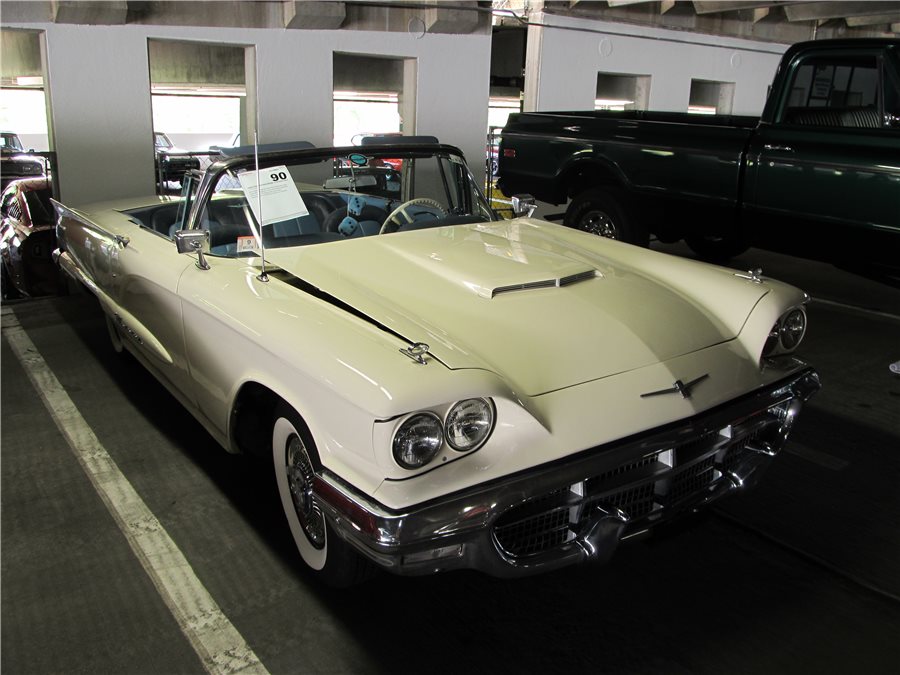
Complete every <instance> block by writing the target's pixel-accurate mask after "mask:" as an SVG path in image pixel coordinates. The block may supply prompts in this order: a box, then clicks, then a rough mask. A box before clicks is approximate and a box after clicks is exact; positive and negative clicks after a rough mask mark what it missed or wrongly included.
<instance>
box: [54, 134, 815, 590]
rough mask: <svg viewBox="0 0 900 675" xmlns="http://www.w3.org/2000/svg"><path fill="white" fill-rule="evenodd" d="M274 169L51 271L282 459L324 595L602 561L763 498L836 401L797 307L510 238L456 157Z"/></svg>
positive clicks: (726, 279) (164, 203)
mask: <svg viewBox="0 0 900 675" xmlns="http://www.w3.org/2000/svg"><path fill="white" fill-rule="evenodd" d="M392 140H396V139H392ZM385 160H391V161H390V162H387V161H385ZM257 161H258V166H259V167H260V168H259V170H258V171H257V170H256V168H255V167H256V166H257V165H256V164H255V163H254V156H253V153H252V151H251V152H249V153H241V152H240V151H239V152H237V154H235V155H234V156H231V157H228V158H225V159H223V160H220V161H218V162H217V163H215V164H213V165H212V166H211V167H210V168H209V169H208V171H207V172H206V173H205V174H204V175H203V176H202V178H200V177H199V176H197V177H195V178H194V179H186V180H185V182H184V183H185V184H184V188H185V190H184V195H183V197H182V198H181V199H169V198H165V197H151V198H147V199H145V200H143V201H128V202H116V203H103V204H93V205H88V206H83V207H80V208H69V207H66V206H62V205H58V206H57V209H58V211H59V216H60V218H59V225H58V235H59V241H60V243H61V251H60V252H59V254H58V259H59V262H60V264H61V265H62V267H63V268H64V269H65V270H66V271H67V272H68V273H69V274H70V275H71V276H73V277H74V278H76V279H77V280H80V281H81V282H82V283H84V284H85V285H86V286H87V287H88V288H89V289H90V290H91V291H92V292H93V293H94V294H96V296H97V297H98V298H99V300H100V303H101V305H102V307H103V309H104V310H105V313H106V316H107V320H108V324H109V332H110V336H111V338H112V342H113V345H114V347H115V349H116V350H122V349H127V350H128V351H129V352H131V353H132V354H134V356H135V357H136V358H137V359H138V360H139V361H140V362H141V363H143V364H144V365H145V366H146V367H147V368H148V369H149V370H150V371H151V372H152V373H153V374H154V375H155V376H156V377H157V378H159V380H160V381H161V382H162V383H163V384H164V385H165V386H166V387H167V388H168V389H169V390H170V391H171V392H172V393H173V394H174V395H175V396H176V397H177V398H178V399H179V400H180V401H181V402H182V403H183V404H184V405H185V406H186V407H187V408H188V409H189V410H190V411H191V412H192V413H193V414H194V416H195V417H196V418H197V419H198V420H199V421H200V422H201V423H202V424H203V425H204V426H205V427H206V429H207V430H208V431H209V433H210V434H212V435H213V436H214V437H215V439H216V440H217V441H218V442H219V443H221V444H222V446H223V447H224V448H225V449H226V450H228V451H230V452H249V453H254V454H258V455H263V456H265V457H267V458H268V457H271V458H272V460H273V461H274V466H275V473H276V477H277V487H278V491H279V494H280V497H281V502H282V504H283V506H284V511H285V514H286V516H287V520H288V523H289V525H290V529H291V532H292V533H293V537H294V540H295V541H296V544H297V548H298V549H299V551H300V555H301V556H302V558H303V560H304V561H305V563H306V564H307V565H308V566H309V567H311V568H312V569H313V570H317V571H318V572H319V575H320V576H321V577H322V578H323V579H325V580H326V581H328V582H329V583H333V584H347V583H351V582H353V581H354V580H357V579H358V578H361V576H362V575H363V573H364V572H365V570H366V569H367V568H370V567H371V563H374V564H375V565H377V566H380V567H383V568H385V569H387V570H390V571H392V572H396V573H400V574H427V573H433V572H438V571H441V570H451V569H457V568H475V569H479V570H482V571H484V572H487V573H489V574H492V575H496V576H516V575H524V574H530V573H534V572H538V571H543V570H550V569H554V568H558V567H561V566H563V565H569V564H572V563H576V562H581V561H588V560H605V559H607V558H608V557H609V556H610V555H611V554H612V553H613V551H614V549H615V548H616V546H617V544H618V542H619V541H620V540H622V539H624V538H627V537H629V536H631V535H634V534H637V533H639V532H643V531H645V530H646V529H647V528H649V527H651V526H653V525H654V524H656V523H658V522H660V521H662V520H665V519H667V518H668V517H670V516H671V515H673V514H676V513H678V512H681V511H685V510H689V509H692V508H695V507H697V506H699V505H702V504H705V503H707V502H710V501H712V500H714V499H717V498H718V497H720V496H722V495H724V494H726V493H729V492H731V491H732V490H735V489H736V488H740V487H742V486H746V485H748V484H750V483H752V482H754V481H755V480H756V479H757V477H758V476H759V474H760V473H761V471H762V470H763V469H764V468H765V467H766V465H767V464H769V462H770V461H771V460H772V458H773V456H774V455H776V454H777V453H778V451H779V450H780V449H781V447H782V445H783V444H784V442H785V439H786V437H787V435H788V432H789V431H790V429H791V427H792V426H793V424H794V421H795V418H796V416H797V414H798V411H799V410H800V408H801V406H802V403H803V402H804V401H805V400H806V399H807V398H808V397H809V396H810V395H812V394H813V393H814V392H815V391H816V390H817V389H818V386H819V385H818V378H817V375H816V373H815V372H814V371H813V370H812V369H811V368H809V367H808V366H806V365H805V364H804V363H802V362H801V361H799V360H797V359H796V358H794V357H793V356H792V355H791V352H792V351H793V350H794V349H795V348H796V347H797V345H798V344H799V342H800V340H801V339H802V338H803V335H804V332H805V329H806V313H805V310H804V302H805V301H806V299H807V298H806V296H805V295H804V293H803V292H801V291H799V290H797V289H795V288H792V287H790V286H787V285H785V284H782V283H779V282H777V281H773V280H771V279H767V278H765V277H761V276H759V274H758V273H756V272H754V273H746V274H744V273H735V272H734V271H733V270H728V269H723V268H719V267H712V266H709V265H705V264H700V263H696V262H692V261H688V260H682V259H679V258H675V257H671V256H668V255H664V254H661V253H655V252H652V251H648V250H645V249H641V248H637V247H635V246H630V245H628V244H623V243H620V242H616V241H612V240H609V239H602V238H600V237H596V236H594V235H591V234H586V233H583V232H579V231H576V230H571V229H566V228H564V227H562V226H560V225H556V224H552V223H548V222H544V221H540V220H535V219H532V218H528V217H519V218H515V219H513V220H501V219H499V218H498V217H497V216H496V215H495V214H494V213H493V212H492V211H491V209H490V208H489V206H488V204H487V203H486V202H485V199H484V197H483V196H482V194H481V192H480V190H479V188H478V187H477V185H476V182H475V180H474V179H473V177H472V174H471V173H470V172H469V170H468V168H467V167H466V164H465V162H464V160H463V158H462V154H461V153H460V151H459V150H458V149H456V148H454V147H451V146H449V145H440V144H437V143H426V142H416V140H415V139H413V142H411V143H409V144H403V143H392V144H391V145H364V146H362V147H359V148H327V149H315V148H312V147H311V146H308V145H307V146H306V147H304V148H303V149H283V150H280V151H278V150H273V151H269V150H267V149H266V148H260V152H259V156H258V160H257ZM241 186H243V187H241ZM260 214H261V215H260ZM260 221H261V222H262V223H263V226H262V227H261V228H260V226H259V224H258V222H260ZM260 229H261V230H262V232H261V236H260Z"/></svg>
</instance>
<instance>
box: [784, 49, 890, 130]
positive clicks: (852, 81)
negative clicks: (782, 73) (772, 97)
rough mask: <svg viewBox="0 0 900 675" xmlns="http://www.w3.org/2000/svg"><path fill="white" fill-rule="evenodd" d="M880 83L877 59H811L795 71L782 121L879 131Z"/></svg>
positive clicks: (826, 57)
mask: <svg viewBox="0 0 900 675" xmlns="http://www.w3.org/2000/svg"><path fill="white" fill-rule="evenodd" d="M878 83H879V77H878V60H877V59H876V58H875V56H851V57H847V56H838V55H835V56H825V55H820V56H810V57H809V58H807V59H805V60H804V61H803V63H801V64H800V65H799V67H797V68H796V69H795V70H794V76H793V79H792V81H791V84H790V87H789V89H788V92H789V95H788V99H787V105H786V106H785V107H784V108H783V110H782V116H781V121H782V122H785V123H787V124H800V125H804V126H828V127H866V128H879V127H881V126H882V124H883V120H882V118H881V114H880V112H879V107H880V104H881V102H880V101H879V95H878Z"/></svg>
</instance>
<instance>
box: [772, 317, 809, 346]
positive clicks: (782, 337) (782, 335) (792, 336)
mask: <svg viewBox="0 0 900 675" xmlns="http://www.w3.org/2000/svg"><path fill="white" fill-rule="evenodd" d="M805 334H806V313H805V312H804V311H803V310H802V309H799V308H798V309H792V310H791V311H790V312H788V313H787V314H786V315H784V317H782V319H781V328H780V329H779V330H778V340H779V342H781V346H782V347H783V348H784V349H785V350H787V351H789V352H790V351H793V350H794V349H796V348H797V345H799V344H800V341H801V340H802V339H803V336H804V335H805Z"/></svg>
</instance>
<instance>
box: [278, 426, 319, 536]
mask: <svg viewBox="0 0 900 675" xmlns="http://www.w3.org/2000/svg"><path fill="white" fill-rule="evenodd" d="M286 454H287V457H286V459H287V467H286V469H287V479H288V485H289V486H290V489H291V500H292V501H293V502H294V510H295V511H296V512H297V519H298V520H299V521H300V526H301V527H302V528H303V532H304V533H305V534H306V537H307V538H308V539H309V541H310V543H311V544H312V545H313V546H315V547H316V548H323V547H324V546H325V516H324V514H323V513H322V507H321V506H319V502H318V500H317V499H316V497H315V495H314V494H313V478H314V476H315V472H314V471H313V466H312V461H311V460H310V459H309V453H308V452H307V450H306V446H305V445H303V441H301V440H300V438H299V437H298V436H296V435H292V436H291V438H290V440H289V441H288V446H287V453H286Z"/></svg>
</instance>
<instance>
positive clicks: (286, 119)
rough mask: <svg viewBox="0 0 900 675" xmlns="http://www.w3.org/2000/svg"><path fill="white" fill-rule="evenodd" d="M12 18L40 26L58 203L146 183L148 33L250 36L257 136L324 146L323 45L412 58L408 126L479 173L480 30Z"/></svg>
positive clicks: (149, 153) (327, 60) (485, 84)
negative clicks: (458, 151) (413, 98)
mask: <svg viewBox="0 0 900 675" xmlns="http://www.w3.org/2000/svg"><path fill="white" fill-rule="evenodd" d="M18 27H23V28H32V29H37V30H43V31H46V38H47V58H48V71H49V73H48V78H49V86H48V90H49V94H50V97H51V106H52V114H53V133H54V138H55V150H56V152H57V158H58V166H59V186H60V197H61V199H62V201H64V202H66V203H69V204H79V203H85V202H90V201H95V200H100V199H114V198H122V197H131V196H136V195H145V194H151V193H152V192H153V190H154V175H153V146H152V130H153V126H152V120H151V109H150V74H149V64H148V57H147V39H148V38H156V39H174V40H187V41H198V42H203V41H206V42H216V43H220V44H222V43H224V44H234V45H251V46H254V45H255V47H256V54H257V60H258V71H259V100H260V101H262V105H261V109H260V124H259V139H260V142H261V143H273V142H280V141H291V140H309V141H312V142H313V143H314V144H316V145H319V146H328V145H331V135H332V116H333V109H332V53H333V52H334V51H341V52H348V53H360V54H378V55H387V56H399V57H411V58H416V59H418V96H417V114H416V121H417V133H419V134H430V135H434V136H437V137H438V138H440V139H441V140H442V141H445V142H447V143H451V144H454V145H458V146H460V147H461V148H462V150H463V152H464V153H465V154H466V157H467V158H468V159H469V161H470V164H471V166H472V169H473V171H474V172H475V173H476V177H480V175H481V174H482V173H483V170H484V169H483V164H484V162H483V157H484V147H485V130H486V129H487V111H488V92H489V80H490V73H489V68H490V54H491V38H490V36H489V35H431V34H426V35H424V36H423V37H421V38H419V39H417V38H416V37H415V36H413V35H410V34H405V33H385V32H365V31H310V30H273V29H247V28H240V29H237V28H198V27H180V26H172V27H169V26H79V25H64V24H28V25H22V26H18ZM450 55H452V58H451V56H450ZM124 169H127V170H124Z"/></svg>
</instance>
